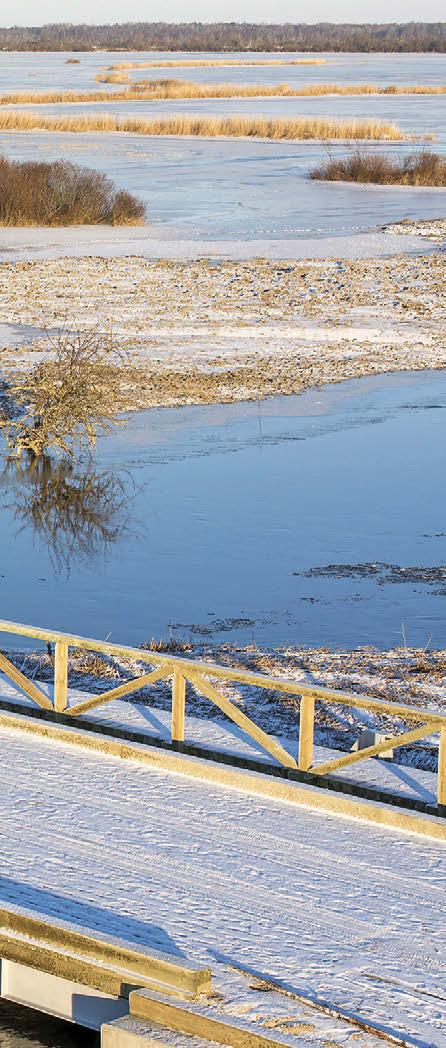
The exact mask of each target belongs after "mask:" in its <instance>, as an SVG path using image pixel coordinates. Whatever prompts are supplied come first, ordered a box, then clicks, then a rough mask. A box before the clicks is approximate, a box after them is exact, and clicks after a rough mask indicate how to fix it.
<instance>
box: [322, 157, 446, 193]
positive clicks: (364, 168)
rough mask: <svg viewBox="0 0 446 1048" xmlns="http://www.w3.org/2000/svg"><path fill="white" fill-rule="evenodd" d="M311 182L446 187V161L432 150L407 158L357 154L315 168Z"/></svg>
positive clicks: (332, 160)
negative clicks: (319, 180) (316, 180)
mask: <svg viewBox="0 0 446 1048" xmlns="http://www.w3.org/2000/svg"><path fill="white" fill-rule="evenodd" d="M310 178H315V179H321V180H322V181H327V182H358V183H360V184H363V185H370V184H374V185H380V186H383V185H386V186H432V187H436V188H443V187H445V186H446V159H445V158H444V157H440V156H437V154H436V153H432V152H430V151H429V150H423V151H422V152H421V153H411V154H409V156H404V157H396V158H393V157H388V156H385V155H384V154H382V153H373V155H371V154H368V153H365V152H362V153H361V152H360V151H357V152H355V153H353V155H352V156H349V157H346V158H345V159H334V158H332V159H330V160H327V161H326V162H325V163H324V164H321V165H320V166H319V167H315V168H313V170H312V171H311V172H310Z"/></svg>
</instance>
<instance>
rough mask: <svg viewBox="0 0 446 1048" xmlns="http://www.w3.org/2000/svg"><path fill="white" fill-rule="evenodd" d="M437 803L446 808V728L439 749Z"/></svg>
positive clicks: (443, 729) (442, 730)
mask: <svg viewBox="0 0 446 1048" xmlns="http://www.w3.org/2000/svg"><path fill="white" fill-rule="evenodd" d="M437 801H438V806H439V807H446V728H442V729H441V731H440V745H439V747H438V793H437Z"/></svg>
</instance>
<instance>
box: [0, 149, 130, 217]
mask: <svg viewBox="0 0 446 1048" xmlns="http://www.w3.org/2000/svg"><path fill="white" fill-rule="evenodd" d="M144 215H145V207H144V204H143V203H142V201H141V200H138V198H137V197H134V196H132V195H131V194H130V193H126V192H124V191H123V190H116V189H115V187H114V185H113V183H112V182H111V181H110V179H108V178H107V177H106V175H103V174H101V172H100V171H94V170H92V169H90V168H83V167H80V166H78V165H77V164H71V163H69V162H68V161H66V160H56V161H54V162H52V163H42V162H37V161H30V162H26V163H21V162H19V161H16V160H7V159H6V157H1V156H0V225H2V226H68V225H102V224H107V225H113V226H114V225H138V224H139V223H141V222H142V221H143V219H144Z"/></svg>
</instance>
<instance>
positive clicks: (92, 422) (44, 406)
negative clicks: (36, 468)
mask: <svg viewBox="0 0 446 1048" xmlns="http://www.w3.org/2000/svg"><path fill="white" fill-rule="evenodd" d="M51 345H52V350H53V352H52V354H51V358H50V359H49V360H46V361H43V362H42V363H40V364H38V365H37V366H36V367H35V368H34V369H33V370H32V371H31V372H30V373H29V375H27V376H26V379H24V380H23V381H19V380H17V381H16V382H15V383H13V384H12V385H11V386H10V387H9V390H8V392H9V397H10V400H12V401H13V402H14V404H15V406H16V414H15V416H14V417H13V418H11V417H9V418H3V419H2V420H0V426H1V427H2V429H3V430H4V432H5V436H6V440H7V444H8V448H9V451H10V453H11V454H13V455H15V456H17V457H19V458H20V457H21V456H22V455H23V454H26V455H28V456H31V458H39V457H40V456H42V455H44V454H46V453H47V452H48V451H49V450H51V449H52V448H55V449H56V450H58V451H62V452H63V453H64V454H66V455H69V456H72V455H73V450H74V448H75V446H78V447H82V446H83V445H85V444H87V445H89V446H90V447H93V446H94V445H95V443H96V438H97V435H98V433H99V432H110V431H111V429H112V428H113V426H114V425H116V424H117V423H118V422H119V419H118V418H117V412H119V411H120V410H122V408H123V406H124V402H125V395H124V387H125V379H124V370H123V367H122V363H123V361H122V357H121V355H120V354H119V353H118V351H117V350H116V347H115V344H114V340H113V336H112V334H111V333H110V334H109V333H105V334H104V333H102V332H100V331H98V330H96V329H93V330H92V331H87V332H82V333H79V332H74V333H71V332H66V331H62V332H60V333H59V334H58V335H57V337H56V338H55V339H54V340H51Z"/></svg>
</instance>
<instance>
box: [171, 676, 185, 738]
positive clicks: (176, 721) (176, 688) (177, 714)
mask: <svg viewBox="0 0 446 1048" xmlns="http://www.w3.org/2000/svg"><path fill="white" fill-rule="evenodd" d="M185 719H186V679H185V677H183V674H182V673H180V672H179V670H175V672H174V675H173V679H172V742H184V723H185Z"/></svg>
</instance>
